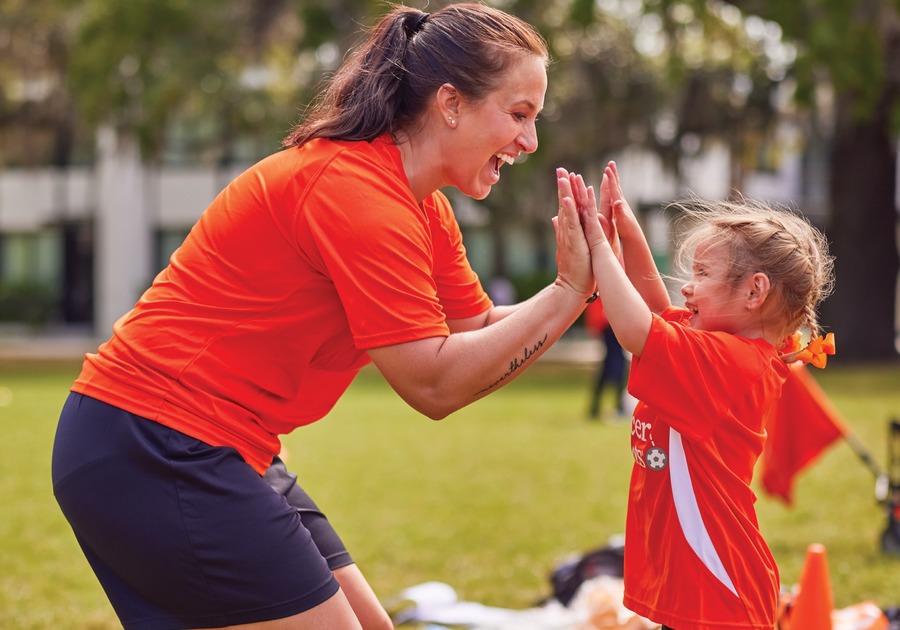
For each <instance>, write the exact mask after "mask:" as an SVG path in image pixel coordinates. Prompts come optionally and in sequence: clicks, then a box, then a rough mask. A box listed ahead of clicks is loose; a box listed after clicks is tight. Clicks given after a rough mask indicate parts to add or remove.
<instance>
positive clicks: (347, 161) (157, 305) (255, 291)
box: [72, 137, 491, 472]
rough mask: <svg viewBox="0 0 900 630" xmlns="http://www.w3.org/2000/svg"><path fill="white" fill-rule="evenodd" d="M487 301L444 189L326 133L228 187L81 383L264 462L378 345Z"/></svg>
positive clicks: (428, 329) (258, 464) (439, 331)
mask: <svg viewBox="0 0 900 630" xmlns="http://www.w3.org/2000/svg"><path fill="white" fill-rule="evenodd" d="M490 306H491V302H490V299H489V298H488V296H487V294H486V293H485V291H484V290H483V289H482V286H481V283H480V282H479V280H478V277H477V276H476V275H475V273H474V271H473V270H472V269H471V267H470V266H469V263H468V261H467V259H466V255H465V249H464V247H463V244H462V235H461V233H460V230H459V226H458V224H457V222H456V219H455V217H454V215H453V211H452V209H451V207H450V204H449V202H448V200H447V198H446V197H445V196H444V195H443V194H441V193H440V192H435V193H434V194H432V195H431V196H429V197H428V198H427V199H426V200H425V201H424V202H423V203H422V204H421V206H420V205H419V204H418V203H417V202H416V200H415V198H414V197H413V195H412V193H411V191H410V189H409V184H408V182H407V180H406V176H405V173H404V170H403V165H402V162H401V159H400V152H399V150H398V149H397V147H396V146H395V145H394V144H393V143H391V142H390V141H389V140H388V139H387V137H382V138H379V139H376V140H375V141H373V142H370V143H369V142H338V141H330V140H314V141H312V142H309V143H307V144H305V145H304V146H302V147H300V148H292V149H286V150H284V151H281V152H278V153H276V154H274V155H271V156H269V157H268V158H265V159H264V160H262V161H260V162H259V163H257V164H256V165H254V166H252V167H251V168H249V169H248V170H247V171H245V172H244V173H243V174H241V175H240V176H239V177H237V178H236V179H235V180H234V181H233V182H232V183H231V184H229V185H228V186H227V187H226V188H225V189H224V190H223V191H222V192H221V193H220V194H219V195H218V197H216V199H215V200H214V201H213V202H212V204H211V205H210V206H209V208H207V210H206V211H205V212H204V213H203V215H202V216H201V217H200V219H199V221H198V222H197V224H196V225H195V226H194V228H193V229H192V230H191V232H190V234H189V235H188V237H187V238H186V240H185V242H184V243H183V244H182V246H181V247H180V248H179V249H178V250H177V251H176V252H175V253H174V254H173V255H172V257H171V260H170V262H169V265H168V267H166V269H164V270H163V271H162V272H161V273H160V274H159V275H158V276H157V277H156V279H155V280H154V282H153V284H152V286H151V287H150V288H149V289H148V290H147V291H146V292H145V293H144V295H143V296H142V297H141V298H140V300H139V301H138V303H137V304H136V305H135V307H134V308H133V309H132V310H131V311H130V312H128V313H127V314H125V315H124V316H123V317H122V318H121V319H120V320H119V321H118V322H116V324H115V325H114V327H113V335H112V337H111V338H110V339H109V340H108V341H107V342H105V343H104V344H103V345H101V346H100V348H99V350H98V351H97V353H96V354H88V355H87V357H86V359H85V362H84V366H83V369H82V372H81V375H80V376H79V377H78V379H77V380H76V381H75V383H74V385H73V387H72V390H73V391H76V392H80V393H83V394H85V395H88V396H91V397H94V398H97V399H100V400H103V401H105V402H108V403H110V404H112V405H115V406H117V407H120V408H122V409H125V410H127V411H130V412H132V413H135V414H137V415H140V416H143V417H146V418H150V419H152V420H155V421H157V422H160V423H162V424H164V425H166V426H168V427H171V428H173V429H175V430H177V431H180V432H182V433H185V434H187V435H190V436H192V437H195V438H197V439H199V440H201V441H203V442H206V443H208V444H211V445H214V446H232V447H234V448H235V449H237V450H238V452H240V454H241V455H242V456H243V457H244V459H245V460H246V461H247V462H248V463H249V464H250V465H251V466H253V467H254V468H255V469H256V470H257V471H259V472H263V471H265V469H266V468H267V467H268V465H269V463H270V462H271V460H272V457H273V456H274V455H276V454H277V453H278V452H279V450H280V443H279V440H278V435H280V434H285V433H288V432H290V431H291V430H293V429H294V428H296V427H298V426H301V425H304V424H309V423H311V422H314V421H315V420H318V419H319V418H321V417H322V416H324V415H325V414H326V413H328V411H329V410H330V409H331V408H332V407H333V406H334V404H335V402H336V401H337V400H338V398H339V397H340V396H341V394H343V392H344V391H345V390H346V388H347V387H348V385H349V384H350V382H351V381H352V379H353V377H354V376H355V375H356V373H357V372H358V371H359V369H360V368H361V367H362V366H363V365H365V364H366V363H368V361H369V358H368V356H367V354H366V352H365V350H366V349H368V348H375V347H382V346H387V345H393V344H398V343H403V342H408V341H414V340H418V339H424V338H428V337H435V336H446V335H448V334H449V329H448V327H447V323H446V319H461V318H467V317H473V316H476V315H478V314H480V313H483V312H485V311H486V310H487V309H489V308H490Z"/></svg>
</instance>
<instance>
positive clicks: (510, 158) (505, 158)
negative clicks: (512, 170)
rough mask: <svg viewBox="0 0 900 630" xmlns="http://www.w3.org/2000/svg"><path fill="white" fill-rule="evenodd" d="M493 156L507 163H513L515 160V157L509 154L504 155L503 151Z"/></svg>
mask: <svg viewBox="0 0 900 630" xmlns="http://www.w3.org/2000/svg"><path fill="white" fill-rule="evenodd" d="M495 157H496V158H497V159H499V160H502V161H504V162H506V163H507V164H514V163H515V161H516V158H514V157H513V156H511V155H506V154H505V153H497V154H496V155H495Z"/></svg>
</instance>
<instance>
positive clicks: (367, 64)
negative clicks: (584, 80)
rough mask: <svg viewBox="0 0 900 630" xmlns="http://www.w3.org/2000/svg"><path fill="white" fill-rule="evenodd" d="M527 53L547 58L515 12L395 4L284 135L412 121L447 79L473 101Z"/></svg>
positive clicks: (387, 128)
mask: <svg viewBox="0 0 900 630" xmlns="http://www.w3.org/2000/svg"><path fill="white" fill-rule="evenodd" d="M525 55H536V56H538V57H540V58H543V59H544V60H545V63H547V62H548V61H549V54H548V52H547V45H546V42H545V41H544V40H543V38H542V37H541V36H540V35H539V34H538V32H537V31H536V30H535V29H534V28H533V27H532V26H530V25H529V24H527V23H525V22H523V21H522V20H520V19H519V18H517V17H514V16H512V15H509V14H507V13H504V12H503V11H500V10H498V9H493V8H491V7H488V6H485V5H482V4H477V3H462V4H452V5H449V6H447V7H444V8H443V9H441V10H439V11H436V12H435V13H432V14H428V13H423V12H422V11H419V10H417V9H411V8H407V7H400V6H395V7H394V8H393V9H392V10H391V11H390V12H389V13H388V14H387V15H386V16H384V17H383V18H382V19H381V20H380V21H379V22H378V23H377V24H376V25H375V26H374V27H373V28H372V30H371V33H370V35H369V38H368V39H367V40H366V41H365V42H364V43H363V44H362V45H361V46H360V47H359V48H357V49H356V50H355V51H354V52H353V53H352V54H351V56H350V57H349V58H348V60H347V61H346V62H345V63H344V64H343V65H342V66H341V68H340V69H338V71H337V73H336V74H335V75H334V76H333V77H332V78H331V80H330V81H328V83H327V84H326V86H325V89H324V91H323V92H321V93H320V94H319V96H318V98H317V99H316V100H315V101H314V102H313V103H312V104H311V106H310V109H309V110H308V114H307V116H306V117H305V118H304V120H302V121H301V122H300V123H299V124H298V125H297V126H296V127H294V129H293V130H292V131H291V133H290V134H289V135H288V136H287V137H286V138H285V139H284V141H283V144H284V146H287V147H292V146H299V145H302V144H303V143H305V142H308V141H309V140H312V139H313V138H332V139H335V140H366V141H369V140H372V139H374V138H376V137H378V136H379V135H381V134H383V133H385V132H395V131H397V130H399V129H403V128H404V127H407V126H408V125H410V124H411V123H412V122H413V121H415V120H416V119H417V118H418V117H419V115H420V114H422V112H423V111H424V110H425V107H426V105H427V103H428V100H429V98H430V97H431V96H432V95H433V94H434V93H435V92H436V91H437V89H438V88H439V87H440V86H441V85H443V84H444V83H450V84H452V85H453V86H454V87H455V88H456V89H457V90H459V92H460V94H461V95H462V96H463V97H465V98H467V99H470V100H472V101H473V102H478V101H480V100H482V99H484V98H485V97H486V96H487V95H488V94H489V93H490V92H491V91H493V90H494V89H496V88H497V87H498V86H499V84H500V82H501V80H502V78H503V76H504V74H505V73H506V71H507V70H508V69H509V67H510V66H511V65H512V64H513V63H514V62H515V61H516V60H518V59H521V58H522V57H523V56H525Z"/></svg>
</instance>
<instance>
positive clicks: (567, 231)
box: [553, 168, 596, 296]
mask: <svg viewBox="0 0 900 630" xmlns="http://www.w3.org/2000/svg"><path fill="white" fill-rule="evenodd" d="M575 177H577V178H578V180H579V181H580V190H579V199H580V200H581V201H582V203H584V204H587V203H591V206H592V207H593V208H595V209H596V205H594V204H593V203H592V202H593V190H591V191H590V192H588V191H587V190H586V189H585V187H584V181H583V180H581V179H580V176H575ZM570 179H571V178H570V175H569V172H568V171H566V170H565V169H563V168H559V169H556V185H557V196H558V199H559V212H558V214H557V215H556V217H554V218H553V226H554V228H555V229H556V265H557V269H558V276H557V282H559V283H561V284H563V285H566V286H569V287H571V288H573V289H574V290H575V291H577V292H579V293H581V294H583V295H584V296H588V295H590V294H591V293H593V291H594V288H595V284H594V275H593V272H592V270H591V256H590V250H589V248H588V241H587V240H586V239H585V236H586V233H585V231H584V229H583V228H582V219H581V218H580V216H579V210H578V208H577V205H576V203H575V200H574V198H573V193H572V184H571V181H570ZM589 200H590V201H589ZM594 212H595V213H596V210H594Z"/></svg>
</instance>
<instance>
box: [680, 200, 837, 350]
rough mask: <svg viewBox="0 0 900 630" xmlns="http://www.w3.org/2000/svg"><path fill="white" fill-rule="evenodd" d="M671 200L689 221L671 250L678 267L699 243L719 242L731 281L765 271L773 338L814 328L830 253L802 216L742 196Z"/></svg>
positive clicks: (826, 289) (828, 278)
mask: <svg viewBox="0 0 900 630" xmlns="http://www.w3.org/2000/svg"><path fill="white" fill-rule="evenodd" d="M675 206H676V207H677V208H678V209H680V210H681V211H682V212H684V217H683V218H685V219H688V220H690V221H692V222H694V223H693V224H692V228H691V229H689V230H688V231H687V235H686V236H685V237H684V238H683V240H682V241H681V243H680V245H679V247H678V250H677V254H676V261H677V263H678V267H679V268H680V269H682V270H685V271H686V270H688V269H690V264H691V259H692V258H693V256H694V252H695V251H696V250H697V247H698V246H699V245H705V244H715V245H724V246H725V247H726V249H727V251H728V252H729V258H730V261H731V267H730V270H729V271H730V273H729V278H730V279H731V280H732V281H733V282H734V283H735V284H736V283H738V282H739V281H740V280H742V279H743V278H745V277H747V276H748V275H749V274H753V273H757V272H761V273H764V274H766V276H768V278H769V283H770V285H771V289H770V293H769V300H772V306H770V307H769V310H768V316H767V317H768V319H769V320H770V321H771V323H772V325H773V326H776V327H778V329H777V330H776V333H777V336H778V338H779V339H784V338H786V337H788V336H789V335H791V334H792V333H794V332H796V331H797V330H799V329H801V328H805V329H808V330H809V333H810V334H811V335H812V336H816V335H818V334H819V322H818V317H817V315H816V309H817V307H818V306H819V304H820V303H821V302H822V300H824V299H825V298H826V297H828V295H830V293H831V290H832V288H833V286H834V259H833V258H832V257H831V256H830V255H829V253H828V244H827V242H826V241H825V237H824V236H823V235H822V233H821V232H819V231H818V230H817V229H815V228H814V227H813V226H812V225H811V224H810V223H809V221H808V220H807V219H806V218H805V217H803V216H801V215H799V214H798V213H796V212H794V211H792V210H790V209H789V208H786V207H784V206H780V205H777V204H768V203H764V202H761V201H755V200H749V199H744V198H739V199H737V200H736V201H703V200H699V199H691V200H690V201H688V202H684V203H678V204H675ZM767 302H768V300H767Z"/></svg>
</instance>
